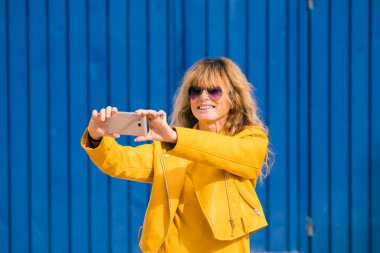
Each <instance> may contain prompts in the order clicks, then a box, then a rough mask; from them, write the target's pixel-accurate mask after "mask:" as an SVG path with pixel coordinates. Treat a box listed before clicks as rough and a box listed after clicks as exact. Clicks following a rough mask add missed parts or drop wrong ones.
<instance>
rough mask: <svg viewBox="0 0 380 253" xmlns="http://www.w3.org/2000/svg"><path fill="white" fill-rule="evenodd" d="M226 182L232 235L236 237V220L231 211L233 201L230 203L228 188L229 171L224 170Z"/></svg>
mask: <svg viewBox="0 0 380 253" xmlns="http://www.w3.org/2000/svg"><path fill="white" fill-rule="evenodd" d="M224 183H225V185H226V194H227V202H228V212H229V214H230V224H231V237H234V230H235V222H234V219H233V218H232V212H231V203H230V191H229V190H228V182H227V172H226V171H224Z"/></svg>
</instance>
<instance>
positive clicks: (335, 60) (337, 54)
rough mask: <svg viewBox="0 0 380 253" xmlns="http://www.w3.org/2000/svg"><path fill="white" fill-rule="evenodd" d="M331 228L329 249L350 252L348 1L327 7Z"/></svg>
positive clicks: (334, 3) (336, 2)
mask: <svg viewBox="0 0 380 253" xmlns="http://www.w3.org/2000/svg"><path fill="white" fill-rule="evenodd" d="M329 15H330V26H329V27H330V28H329V36H330V38H329V40H330V41H329V44H330V47H331V52H330V54H331V55H330V63H331V65H330V81H329V86H330V92H331V93H330V103H331V107H330V118H329V121H330V123H329V124H330V136H331V139H330V145H331V146H330V147H331V156H330V170H329V171H330V172H329V173H330V174H329V177H330V182H331V185H330V187H331V191H330V204H331V214H330V215H331V216H330V224H329V226H330V231H331V234H330V236H331V239H330V241H331V245H330V250H331V252H349V243H350V240H349V238H350V237H349V224H350V221H349V218H348V217H349V208H348V206H349V197H348V192H349V175H350V173H349V170H348V168H349V114H348V113H349V111H348V108H349V85H348V84H349V50H348V48H349V43H348V37H349V30H348V24H347V20H348V16H349V4H348V2H347V1H345V0H342V1H334V2H331V6H330V13H329Z"/></svg>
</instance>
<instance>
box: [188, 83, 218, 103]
mask: <svg viewBox="0 0 380 253" xmlns="http://www.w3.org/2000/svg"><path fill="white" fill-rule="evenodd" d="M202 92H203V89H202V88H200V87H198V86H191V87H190V88H189V96H190V98H191V99H196V98H198V97H199V96H200V95H202ZM207 94H208V95H209V97H210V98H211V99H213V100H218V99H219V98H220V97H221V96H222V94H223V91H222V88H220V87H215V88H209V89H207Z"/></svg>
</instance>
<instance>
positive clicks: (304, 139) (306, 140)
mask: <svg viewBox="0 0 380 253" xmlns="http://www.w3.org/2000/svg"><path fill="white" fill-rule="evenodd" d="M298 3H299V10H300V12H299V21H300V22H299V23H298V29H299V34H298V40H299V52H298V54H299V55H298V57H299V67H298V76H299V98H298V99H299V108H298V110H299V168H300V169H299V173H300V174H299V181H298V182H297V183H298V184H299V188H300V192H299V195H298V197H299V211H300V218H299V219H300V220H299V222H300V223H299V228H298V229H299V234H300V236H299V240H300V245H299V251H300V252H309V251H310V246H311V245H310V239H309V237H308V233H307V230H306V226H305V225H307V223H306V222H307V221H308V220H309V218H310V210H309V209H310V204H311V200H310V192H309V188H310V176H311V173H310V155H311V154H310V82H309V80H310V66H311V65H310V35H311V34H310V31H309V30H310V29H309V27H310V14H309V12H308V11H306V10H307V3H306V1H299V2H298ZM302 10H304V11H302Z"/></svg>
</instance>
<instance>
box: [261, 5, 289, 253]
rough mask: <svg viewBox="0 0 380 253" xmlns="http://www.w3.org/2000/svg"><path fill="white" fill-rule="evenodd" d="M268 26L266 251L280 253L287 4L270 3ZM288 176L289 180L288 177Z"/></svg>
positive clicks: (283, 238) (284, 177) (283, 234)
mask: <svg viewBox="0 0 380 253" xmlns="http://www.w3.org/2000/svg"><path fill="white" fill-rule="evenodd" d="M268 7H269V9H268V11H269V13H270V14H269V17H268V18H269V24H268V33H269V34H268V35H269V41H268V52H269V58H268V65H267V67H268V71H269V72H268V80H267V85H268V108H267V110H268V111H267V113H268V125H269V129H270V131H271V141H272V146H273V150H274V152H275V153H276V167H275V168H273V170H272V174H271V176H270V178H269V182H268V183H269V190H268V192H267V194H268V201H269V209H268V211H269V212H267V213H268V215H269V216H268V220H269V223H270V224H271V226H270V227H269V247H268V249H267V250H271V251H283V250H286V249H287V248H288V242H287V233H288V227H287V218H288V215H289V214H288V213H287V211H288V210H287V201H288V199H287V195H288V188H287V187H288V185H289V180H290V178H291V176H292V175H289V173H288V171H287V170H288V168H287V166H286V165H287V160H288V157H286V148H287V147H286V145H287V143H286V134H287V131H288V129H287V117H286V115H287V96H288V94H289V91H288V89H287V73H286V71H287V68H286V64H287V59H286V49H287V44H286V12H285V10H286V2H285V1H278V2H276V3H275V2H270V3H269V6H268ZM288 177H289V178H288Z"/></svg>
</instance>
